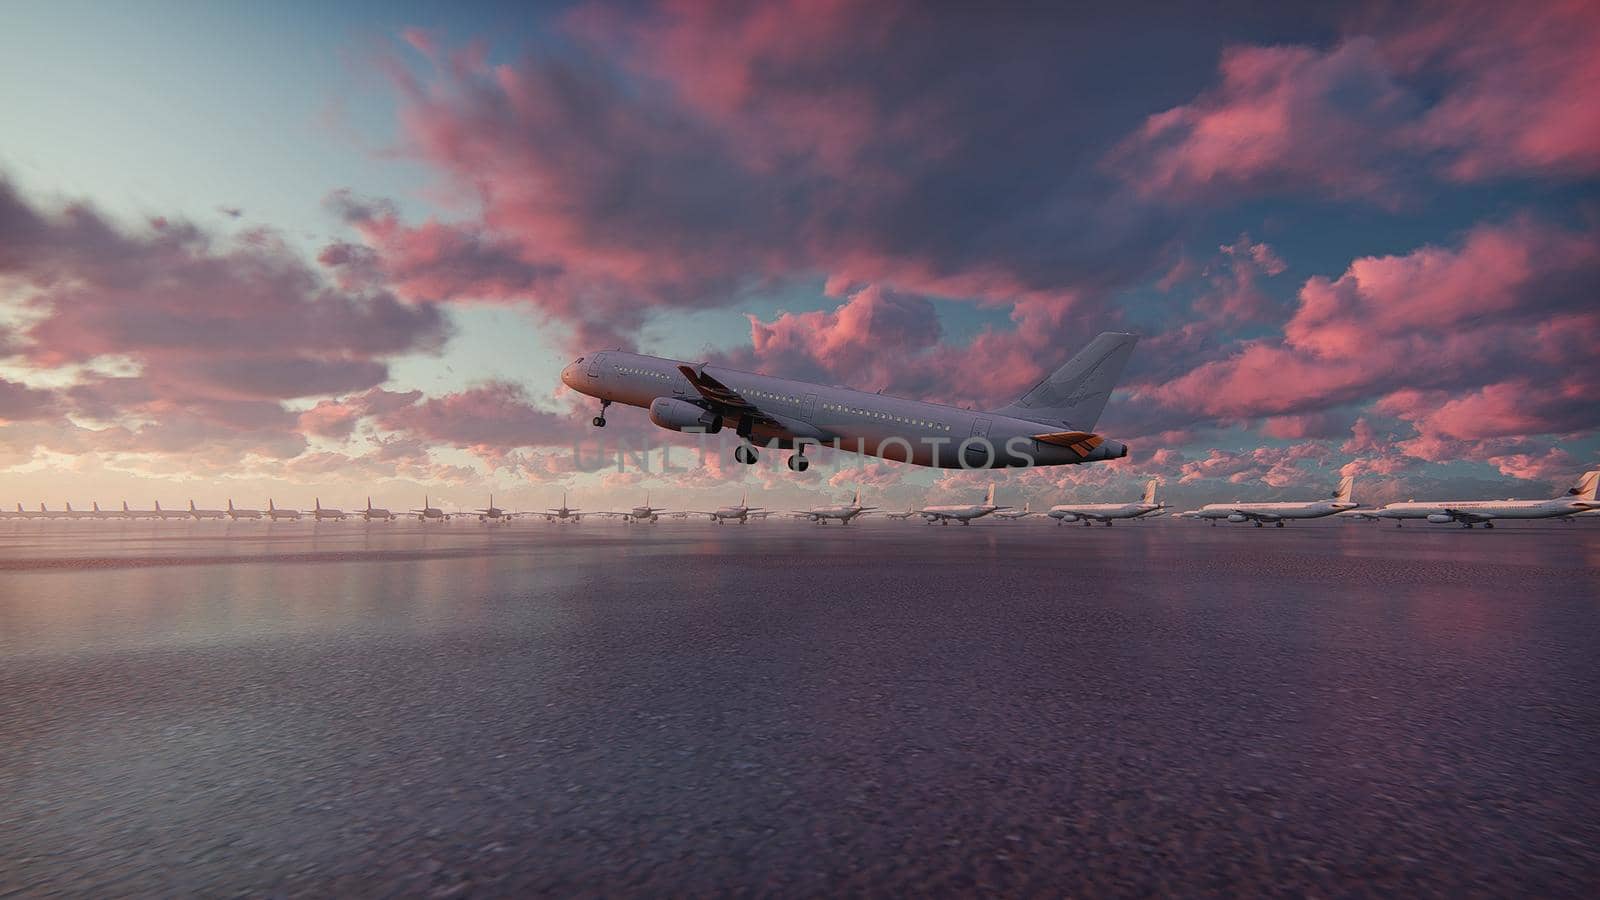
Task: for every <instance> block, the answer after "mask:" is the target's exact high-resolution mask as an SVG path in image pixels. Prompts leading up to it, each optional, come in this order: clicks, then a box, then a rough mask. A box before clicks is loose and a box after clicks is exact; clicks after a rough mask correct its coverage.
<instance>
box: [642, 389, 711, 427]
mask: <svg viewBox="0 0 1600 900" xmlns="http://www.w3.org/2000/svg"><path fill="white" fill-rule="evenodd" d="M650 421H652V422H654V423H656V424H657V425H659V426H661V427H662V428H667V429H670V430H672V431H683V430H684V429H691V430H695V431H703V432H705V433H706V434H716V433H717V432H719V431H721V430H722V417H721V416H719V415H717V414H716V413H713V412H711V411H709V410H707V409H705V408H704V407H700V406H695V405H694V404H693V403H690V402H689V401H687V400H679V399H678V398H676V397H657V398H656V399H654V400H652V401H650Z"/></svg>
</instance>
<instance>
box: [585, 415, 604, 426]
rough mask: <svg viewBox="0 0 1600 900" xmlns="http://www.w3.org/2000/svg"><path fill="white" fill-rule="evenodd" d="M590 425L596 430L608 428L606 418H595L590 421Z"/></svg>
mask: <svg viewBox="0 0 1600 900" xmlns="http://www.w3.org/2000/svg"><path fill="white" fill-rule="evenodd" d="M589 423H590V424H592V425H593V426H594V427H596V428H604V427H606V417H605V416H595V417H594V418H592V419H590V420H589Z"/></svg>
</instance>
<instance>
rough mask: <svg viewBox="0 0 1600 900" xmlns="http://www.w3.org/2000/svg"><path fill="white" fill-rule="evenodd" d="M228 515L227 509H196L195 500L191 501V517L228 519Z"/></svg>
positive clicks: (197, 518) (195, 518) (196, 518)
mask: <svg viewBox="0 0 1600 900" xmlns="http://www.w3.org/2000/svg"><path fill="white" fill-rule="evenodd" d="M227 517H228V511H227V510H225V509H195V506H194V501H193V500H190V501H189V518H191V519H194V520H196V521H199V520H200V519H226V518H227Z"/></svg>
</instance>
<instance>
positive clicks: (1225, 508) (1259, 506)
mask: <svg viewBox="0 0 1600 900" xmlns="http://www.w3.org/2000/svg"><path fill="white" fill-rule="evenodd" d="M1597 483H1600V470H1595V471H1590V472H1585V473H1583V475H1582V477H1580V478H1579V479H1578V480H1577V482H1576V483H1574V484H1573V485H1572V487H1571V488H1568V489H1567V491H1566V492H1565V493H1563V494H1561V495H1559V496H1557V497H1552V498H1550V499H1548V500H1513V499H1506V500H1415V499H1413V500H1406V501H1403V502H1399V503H1388V504H1385V505H1383V506H1379V507H1370V508H1363V507H1362V506H1361V505H1360V504H1358V503H1356V502H1355V501H1354V500H1353V499H1352V497H1351V489H1352V487H1353V486H1354V479H1351V478H1348V477H1346V478H1344V479H1341V480H1340V482H1339V487H1338V488H1337V489H1335V490H1334V492H1333V494H1332V496H1331V498H1330V499H1328V500H1312V501H1308V502H1304V503H1237V502H1235V503H1211V504H1207V505H1206V506H1202V507H1200V508H1199V509H1191V510H1188V511H1186V512H1181V513H1179V514H1178V516H1179V518H1186V519H1209V520H1211V524H1212V525H1215V524H1217V523H1218V522H1219V521H1226V522H1236V523H1244V522H1249V523H1252V524H1254V525H1255V526H1256V527H1257V528H1261V527H1263V526H1265V525H1269V524H1271V525H1276V526H1277V527H1279V528H1282V527H1283V525H1284V523H1285V522H1287V521H1289V520H1292V519H1319V518H1323V517H1325V516H1345V517H1349V518H1356V519H1366V520H1370V521H1377V520H1383V519H1389V520H1393V521H1394V524H1395V527H1396V528H1400V527H1403V526H1404V525H1405V523H1406V520H1408V519H1409V520H1414V521H1416V520H1420V521H1425V522H1430V523H1432V524H1435V525H1447V524H1451V523H1454V524H1457V525H1461V526H1463V527H1466V528H1474V527H1477V526H1479V525H1482V526H1483V527H1484V528H1493V527H1494V520H1496V519H1556V518H1569V517H1577V516H1593V515H1596V514H1597V513H1600V502H1596V501H1595V487H1596V484H1597Z"/></svg>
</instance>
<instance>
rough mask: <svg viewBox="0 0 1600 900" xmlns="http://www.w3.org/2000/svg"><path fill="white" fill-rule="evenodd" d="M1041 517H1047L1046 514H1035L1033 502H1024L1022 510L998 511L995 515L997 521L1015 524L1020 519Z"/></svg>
mask: <svg viewBox="0 0 1600 900" xmlns="http://www.w3.org/2000/svg"><path fill="white" fill-rule="evenodd" d="M1039 515H1045V514H1044V513H1036V512H1034V511H1033V501H1031V500H1029V501H1027V502H1024V503H1023V504H1022V508H1021V509H1002V510H999V511H997V512H996V513H995V514H994V517H995V518H996V519H1006V520H1008V521H1012V522H1015V521H1017V520H1018V519H1029V518H1032V517H1034V516H1039Z"/></svg>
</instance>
